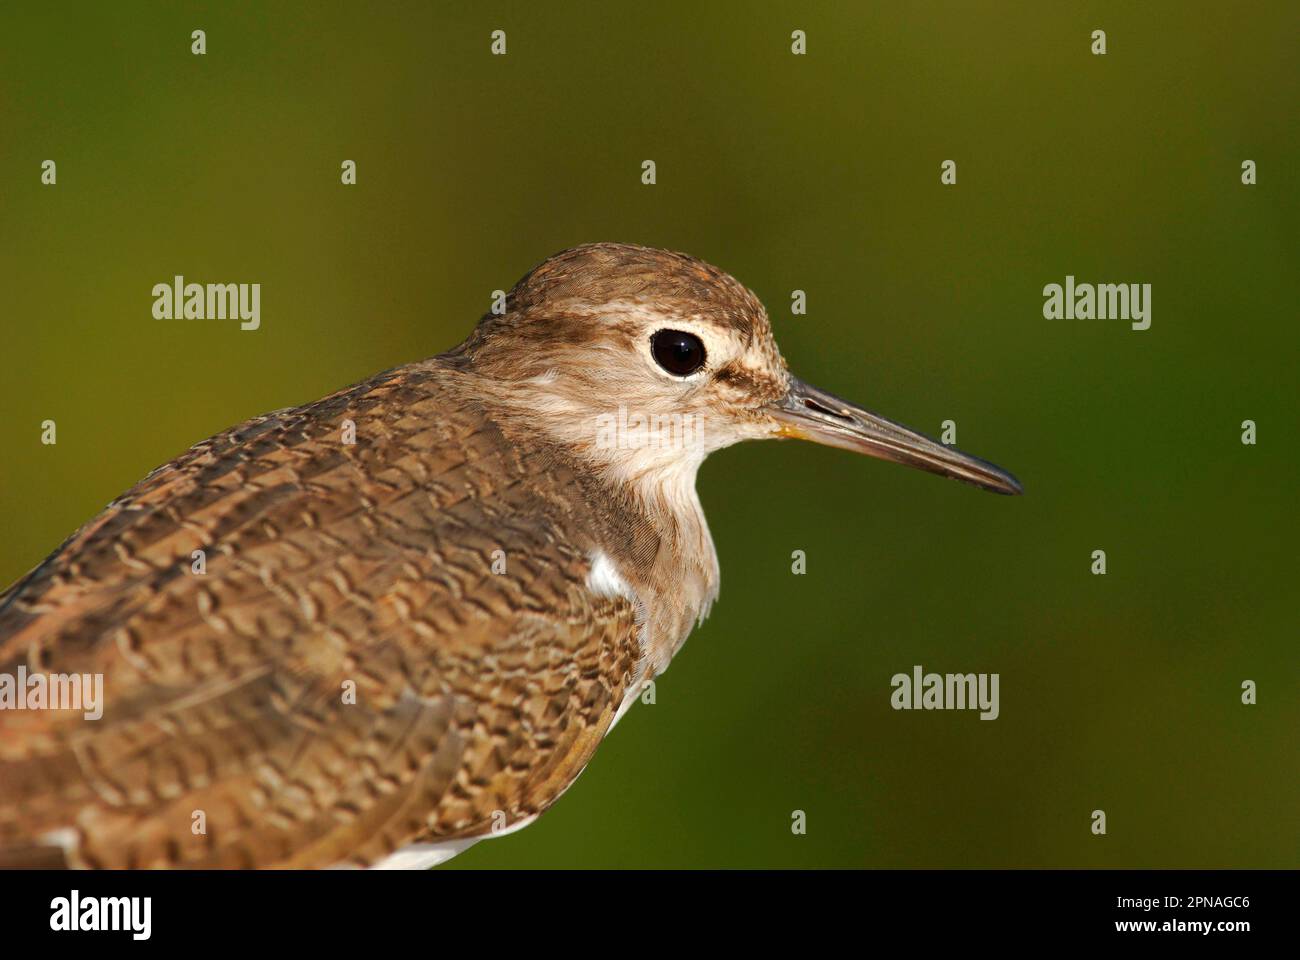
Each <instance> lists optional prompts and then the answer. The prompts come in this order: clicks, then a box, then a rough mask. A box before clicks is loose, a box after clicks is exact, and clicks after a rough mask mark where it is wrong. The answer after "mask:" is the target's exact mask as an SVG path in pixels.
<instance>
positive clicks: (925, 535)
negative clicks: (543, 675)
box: [0, 2, 1300, 868]
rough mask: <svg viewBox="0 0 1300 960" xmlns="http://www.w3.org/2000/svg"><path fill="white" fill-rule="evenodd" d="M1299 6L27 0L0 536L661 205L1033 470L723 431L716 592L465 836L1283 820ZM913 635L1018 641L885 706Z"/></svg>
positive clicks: (1291, 672) (1107, 841) (545, 838)
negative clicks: (989, 701) (587, 757)
mask: <svg viewBox="0 0 1300 960" xmlns="http://www.w3.org/2000/svg"><path fill="white" fill-rule="evenodd" d="M471 7H472V9H471ZM1298 9H1300V8H1298V7H1297V5H1296V4H1295V3H1292V2H1278V3H1272V4H1233V5H1219V4H1209V3H1205V4H1187V3H1147V4H1140V5H1139V4H1134V3H1071V4H1042V3H1029V2H1026V3H1000V4H968V3H955V2H954V3H923V4H922V3H908V4H883V3H880V4H876V3H873V4H846V3H839V4H829V3H828V4H813V3H806V2H801V3H790V4H775V3H765V4H756V3H744V4H742V3H732V4H714V3H701V2H689V3H637V4H628V3H618V4H615V3H607V4H600V5H598V6H597V5H586V4H583V5H572V6H565V5H557V4H533V3H496V4H492V3H488V4H473V5H470V4H460V3H456V4H451V3H448V4H437V5H433V4H429V3H408V4H396V3H373V4H372V3H310V4H307V3H303V4H282V3H271V4H256V5H253V4H235V3H206V4H205V3H151V4H140V3H125V2H119V3H112V4H101V3H93V4H91V3H87V4H82V5H77V4H58V5H46V4H43V3H40V4H38V3H12V2H11V3H6V4H5V5H4V7H3V8H0V184H2V185H3V186H0V284H2V285H3V299H2V301H0V304H2V305H0V324H2V332H3V347H0V352H2V354H3V362H2V364H0V371H2V376H3V379H2V381H0V410H2V412H3V416H0V496H2V497H3V503H2V504H0V543H2V544H3V548H2V549H0V580H2V581H3V582H4V583H6V584H7V583H8V582H10V581H12V580H13V579H15V578H17V577H18V576H20V575H21V574H22V573H24V572H25V571H27V570H28V569H29V568H30V567H32V566H33V565H35V564H36V563H37V562H39V561H40V560H41V559H42V558H44V557H45V555H46V554H47V553H49V552H50V551H51V550H52V549H53V548H54V547H55V546H57V545H58V544H59V543H60V542H61V541H62V539H63V538H64V537H65V536H67V535H68V534H69V533H70V532H71V531H73V530H74V529H75V528H76V527H77V526H79V525H80V524H81V523H82V522H83V521H85V520H87V519H89V518H90V517H91V516H92V515H93V514H95V513H96V512H98V511H99V510H100V509H102V508H103V506H104V505H105V503H107V502H108V500H109V499H111V498H112V497H114V496H115V495H117V494H118V493H120V492H122V491H123V490H125V489H126V488H127V487H129V486H130V485H131V484H133V483H134V482H135V481H137V480H139V479H140V478H141V477H142V476H143V475H144V474H145V473H146V472H148V471H149V470H150V469H151V468H153V467H154V466H156V465H157V464H159V463H162V462H164V461H166V460H168V459H170V458H172V457H173V456H175V455H176V454H178V453H180V452H181V451H182V450H184V449H185V448H186V447H188V446H189V445H191V444H192V443H195V442H197V441H198V440H201V439H203V438H205V437H207V436H209V435H210V434H212V433H214V432H216V431H218V430H221V429H223V428H225V427H227V426H229V425H231V424H233V423H235V422H237V421H240V420H243V419H244V418H246V417H249V416H251V415H254V414H259V413H263V412H266V411H268V410H272V409H276V408H280V407H285V406H290V405H294V404H298V403H302V402H305V401H308V400H312V399H315V398H316V397H318V396H321V395H323V394H325V393H327V392H330V391H332V390H334V389H336V388H338V387H340V386H343V385H345V384H348V383H351V382H354V381H357V380H360V379H363V378H365V377H367V376H368V375H370V374H372V373H374V372H376V371H378V370H380V369H383V368H387V367H391V366H394V365H397V364H400V363H404V362H407V361H410V360H415V359H418V358H421V357H425V356H428V355H431V354H434V353H438V352H441V351H442V350H445V349H447V348H448V347H450V346H452V345H453V344H455V343H457V342H458V341H459V340H460V339H462V337H463V336H464V335H465V334H466V333H467V332H468V331H469V329H470V327H471V326H472V325H473V323H474V322H475V320H476V318H477V317H478V316H480V315H481V314H482V313H483V312H484V311H485V310H486V309H487V308H488V306H489V297H490V292H491V291H492V290H493V289H495V288H507V287H509V286H510V284H512V283H513V282H514V281H515V280H516V279H517V278H518V277H519V276H520V275H521V274H523V273H524V271H525V270H526V269H528V268H529V267H530V266H532V265H533V264H534V263H536V262H537V261H539V260H541V259H542V258H544V257H545V256H547V255H549V254H550V253H553V252H555V251H557V250H560V249H562V248H564V247H568V246H572V245H574V244H578V243H583V242H587V241H593V240H623V241H630V242H638V243H645V244H650V245H655V246H664V247H670V248H674V249H680V250H684V251H687V252H690V253H693V254H695V255H697V256H700V257H702V258H704V259H707V260H709V261H712V262H714V263H716V264H718V265H719V266H721V267H723V268H724V269H726V270H728V271H729V272H731V273H733V274H734V275H735V276H737V277H738V278H740V279H741V280H742V281H743V282H745V283H747V284H749V285H750V286H751V287H752V288H754V289H755V290H756V292H757V293H758V294H759V295H760V296H761V297H762V298H763V300H764V302H765V303H767V305H768V307H769V310H770V311H771V314H772V317H773V322H774V326H775V328H776V332H777V336H778V338H779V340H780V342H781V344H782V346H783V349H784V352H785V354H786V357H787V358H788V359H789V361H790V363H791V366H792V368H793V369H795V370H796V371H797V372H798V373H799V374H800V375H802V376H803V377H805V378H806V379H808V380H811V381H812V382H814V383H817V384H819V385H821V386H824V387H826V388H828V389H831V390H833V391H835V392H837V393H841V394H843V395H845V396H846V397H849V398H852V399H855V400H858V401H860V402H862V403H863V404H864V405H866V406H868V407H871V408H873V409H876V410H879V411H880V412H882V413H885V414H886V415H888V416H891V417H894V418H896V419H898V420H901V421H903V422H905V423H908V424H910V425H912V426H915V427H917V428H918V429H922V430H924V431H926V432H929V433H931V434H937V433H938V432H939V430H940V426H939V425H940V423H941V421H943V420H945V419H953V420H955V421H956V423H957V442H958V445H959V446H960V447H962V448H964V449H966V450H969V451H971V452H973V453H976V454H978V455H981V456H985V457H987V458H989V459H992V460H995V461H996V462H998V463H999V464H1001V465H1003V466H1005V467H1007V468H1008V469H1010V470H1012V471H1013V472H1015V473H1016V474H1017V475H1018V476H1019V477H1020V478H1021V480H1022V481H1023V482H1024V484H1025V487H1026V491H1027V492H1026V495H1025V496H1024V497H1022V498H1020V499H1018V500H1015V499H1006V498H1001V497H994V496H989V495H986V494H983V493H980V492H978V491H975V490H973V489H971V488H967V487H964V486H961V485H959V484H955V483H951V482H946V481H942V480H939V479H937V478H934V477H929V476H924V475H921V474H917V473H914V472H912V471H907V470H903V469H901V468H899V467H895V466H888V465H885V464H881V463H879V462H876V461H868V460H864V459H858V458H855V457H852V456H850V455H848V454H845V453H841V452H837V451H831V450H825V449H820V448H813V447H809V446H805V445H799V444H763V445H748V446H746V447H742V448H738V449H733V450H729V451H726V452H724V453H721V454H718V455H717V456H715V457H714V458H712V459H711V460H710V462H709V463H708V464H707V465H706V466H705V468H704V469H703V471H702V473H701V477H700V489H701V496H702V498H703V501H704V504H705V507H706V509H707V511H708V516H709V520H710V523H711V526H712V529H713V533H714V538H715V540H716V542H717V546H718V552H719V554H720V557H721V563H722V569H723V589H722V596H721V600H720V602H719V604H718V605H717V606H716V607H715V608H714V612H713V616H712V618H711V619H710V620H709V621H708V622H707V623H706V624H705V626H704V627H703V628H702V629H700V630H699V631H697V632H696V634H695V635H694V636H693V637H692V638H691V640H690V641H689V642H688V643H687V645H686V647H685V648H684V650H683V652H682V653H681V654H680V655H679V657H678V658H677V660H676V661H675V662H674V664H673V666H672V668H671V669H670V670H669V671H668V673H666V674H665V675H664V676H663V677H661V678H660V680H659V683H658V687H657V703H656V704H655V705H654V706H642V705H638V706H637V707H636V708H635V709H634V710H633V711H632V712H631V713H630V714H629V715H628V717H627V718H626V719H625V720H623V722H622V724H621V725H620V726H619V729H618V730H617V731H616V732H615V733H614V735H613V736H612V737H611V738H610V740H609V741H608V742H607V743H606V744H605V745H604V746H603V747H602V748H601V750H600V752H599V753H598V755H597V757H596V759H595V760H594V761H593V762H592V764H591V765H590V767H589V768H588V769H587V771H586V772H585V774H584V775H583V776H582V777H581V778H580V779H579V781H578V782H577V783H576V784H575V786H574V787H573V789H572V790H570V791H569V793H568V794H567V795H566V796H565V797H564V799H563V800H562V801H561V802H560V803H558V804H557V805H556V806H555V807H554V808H553V809H552V810H551V811H550V812H549V813H548V814H547V815H546V816H544V817H543V818H542V819H541V820H540V821H539V822H538V823H537V824H535V825H533V826H532V827H530V828H529V829H527V830H525V831H523V832H522V833H519V834H516V835H513V836H511V837H508V838H505V839H502V840H499V841H497V842H492V843H483V844H479V845H478V846H477V847H475V848H474V849H472V850H470V851H469V852H468V853H466V854H464V855H462V856H461V857H460V858H458V859H457V860H455V861H453V862H452V864H451V866H453V867H459V868H464V867H487V866H565V867H568V866H654V867H689V866H725V867H767V866H889V867H929V866H1128V867H1193V866H1198V867H1209V866H1273V867H1286V866H1290V867H1294V866H1297V864H1300V802H1298V797H1300V790H1298V787H1297V783H1298V781H1300V776H1298V774H1300V745H1298V744H1300V737H1298V733H1300V701H1298V698H1297V690H1298V689H1300V657H1298V656H1297V652H1296V632H1297V631H1296V614H1295V601H1296V587H1295V580H1296V577H1295V574H1296V568H1297V563H1296V559H1295V550H1296V546H1295V544H1296V535H1297V533H1298V532H1300V531H1298V530H1297V516H1298V512H1297V509H1296V506H1295V492H1296V477H1297V454H1296V444H1295V427H1296V423H1295V412H1296V361H1297V333H1296V320H1297V318H1296V305H1297V299H1298V298H1297V296H1296V288H1295V284H1296V279H1297V269H1296V267H1297V258H1296V254H1297V223H1298V222H1300V218H1298V217H1297V213H1298V212H1300V211H1298V201H1300V190H1297V186H1296V177H1297V169H1296V161H1297V158H1298V156H1300V154H1298V152H1297V146H1298V143H1297V139H1298V135H1297V123H1296V108H1297V104H1298V103H1300V96H1297V94H1298V93H1300V83H1298V80H1297V77H1298V76H1300V70H1297V59H1298V54H1297V44H1296V39H1297V36H1300V29H1297V28H1298V27H1300V15H1298V14H1297V10H1298ZM498 28H499V29H504V30H505V31H506V32H507V37H508V53H507V55H506V56H504V57H494V56H491V55H489V34H490V33H491V31H492V30H494V29H498ZM796 28H797V29H802V30H804V31H806V33H807V36H808V53H807V55H806V56H801V57H799V56H793V55H792V54H791V52H790V33H791V31H792V30H794V29H796ZM194 29H203V30H205V31H206V33H207V54H206V55H205V56H194V55H192V54H191V52H190V43H191V40H190V33H191V31H192V30H194ZM1094 29H1104V30H1106V32H1107V42H1108V50H1109V52H1108V54H1107V55H1106V56H1104V57H1096V56H1093V55H1092V54H1091V53H1090V50H1089V47H1090V43H1091V40H1090V33H1091V31H1092V30H1094ZM46 159H54V160H55V161H56V162H57V164H58V184H57V186H53V187H50V186H42V185H41V183H40V165H41V162H42V161H43V160H46ZM346 159H351V160H355V161H356V163H357V170H358V182H357V185H356V186H347V187H345V186H342V185H341V184H340V182H339V175H340V164H341V162H342V161H343V160H346ZM645 159H653V160H655V161H656V163H657V165H658V183H657V184H656V185H654V186H645V185H643V184H642V183H641V180H640V173H641V162H642V161H643V160H645ZM946 159H952V160H955V161H957V164H958V182H957V185H956V186H941V185H940V182H939V173H940V163H941V162H942V161H943V160H946ZM1245 159H1251V160H1254V161H1256V163H1257V164H1258V171H1259V173H1258V176H1259V183H1258V185H1257V186H1243V185H1242V184H1241V182H1240V166H1241V162H1242V161H1243V160H1245ZM177 273H181V274H184V275H185V276H186V277H187V278H189V279H192V280H196V281H198V282H209V281H212V282H217V281H220V282H260V283H261V284H262V327H261V329H260V330H258V331H256V332H241V331H240V330H239V328H238V324H237V323H233V322H229V321H227V322H221V321H207V322H200V321H189V322H186V321H157V320H154V319H153V318H152V316H151V307H152V295H151V292H150V291H151V287H152V286H153V284H154V283H157V282H165V281H168V280H169V279H170V278H171V277H172V276H173V275H174V274H177ZM1066 274H1073V275H1074V276H1075V277H1077V278H1078V279H1079V280H1080V281H1092V282H1145V283H1151V284H1152V285H1153V294H1152V301H1153V315H1152V318H1153V319H1152V326H1151V329H1150V330H1148V331H1146V332H1133V331H1131V330H1130V329H1129V328H1128V324H1127V323H1124V322H1123V321H1117V320H1111V321H1100V320H1093V321H1086V320H1080V321H1048V320H1044V319H1043V316H1042V303H1043V298H1042V292H1041V291H1042V288H1043V286H1044V284H1047V283H1052V282H1056V283H1062V282H1063V281H1064V277H1065V275H1066ZM796 288H798V289H803V290H806V291H807V294H808V305H809V309H808V315H807V316H803V317H795V316H791V313H790V292H791V291H792V290H793V289H796ZM47 418H51V419H54V420H56V421H57V423H58V444H57V446H53V447H49V446H42V445H41V444H40V442H39V436H40V423H41V421H42V420H45V419H47ZM1248 418H1249V419H1253V420H1255V421H1256V422H1257V423H1258V425H1259V442H1258V445H1256V446H1253V447H1251V446H1243V445H1242V443H1241V442H1240V424H1241V421H1242V420H1244V419H1248ZM796 549H801V550H804V551H806V552H807V556H808V572H807V574H806V575H805V576H794V575H792V574H791V570H790V563H791V560H790V557H791V551H793V550H796ZM1094 549H1104V550H1106V551H1107V555H1108V566H1109V573H1108V574H1107V575H1106V576H1104V577H1099V576H1093V575H1091V574H1090V572H1089V566H1090V562H1091V560H1090V554H1091V552H1092V551H1093V550H1094ZM913 664H922V665H923V666H924V667H925V668H926V669H927V670H936V671H939V672H947V671H962V672H964V671H975V672H997V673H999V674H1000V675H1001V717H1000V718H999V719H998V720H996V721H994V722H983V721H980V720H979V719H978V718H977V716H976V715H975V714H974V713H969V712H920V711H917V712H895V711H893V710H891V709H890V706H889V695H890V692H891V689H890V686H889V679H890V677H891V676H892V675H893V674H895V673H897V672H908V671H910V669H911V667H912V665H913ZM1247 679H1250V680H1254V681H1256V682H1257V683H1258V686H1259V703H1258V705H1256V706H1250V707H1248V706H1243V705H1242V704H1241V703H1240V685H1241V682H1242V681H1243V680H1247ZM796 809H797V810H803V811H805V812H806V815H807V824H808V831H807V834H806V835H805V836H796V835H793V834H792V832H791V829H790V824H791V812H792V811H793V810H796ZM1094 809H1104V810H1105V811H1106V814H1107V818H1108V824H1107V826H1108V835H1107V836H1105V837H1095V836H1093V835H1092V834H1091V832H1090V829H1089V828H1090V819H1089V817H1090V813H1091V811H1093V810H1094Z"/></svg>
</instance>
